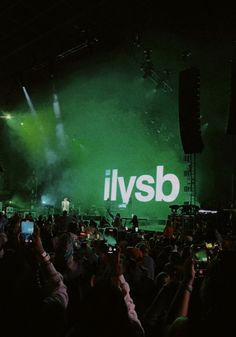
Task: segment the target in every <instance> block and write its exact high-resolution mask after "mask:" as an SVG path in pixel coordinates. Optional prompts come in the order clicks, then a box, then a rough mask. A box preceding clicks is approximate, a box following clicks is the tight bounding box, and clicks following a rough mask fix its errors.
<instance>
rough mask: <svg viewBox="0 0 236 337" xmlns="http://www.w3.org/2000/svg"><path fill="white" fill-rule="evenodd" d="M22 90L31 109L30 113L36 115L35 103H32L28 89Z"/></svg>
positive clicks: (23, 88)
mask: <svg viewBox="0 0 236 337" xmlns="http://www.w3.org/2000/svg"><path fill="white" fill-rule="evenodd" d="M22 90H23V92H24V95H25V98H26V101H27V103H28V106H29V108H30V111H31V112H32V114H34V115H36V110H35V108H34V105H33V102H32V101H31V98H30V95H29V94H28V92H27V90H26V87H22Z"/></svg>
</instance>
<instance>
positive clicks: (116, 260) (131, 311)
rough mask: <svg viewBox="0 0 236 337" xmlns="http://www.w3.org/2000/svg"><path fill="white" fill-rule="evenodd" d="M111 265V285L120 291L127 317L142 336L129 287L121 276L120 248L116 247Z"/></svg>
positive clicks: (140, 324)
mask: <svg viewBox="0 0 236 337" xmlns="http://www.w3.org/2000/svg"><path fill="white" fill-rule="evenodd" d="M111 265H112V269H113V275H114V277H113V283H114V284H116V285H117V286H118V287H119V288H120V289H121V291H122V294H123V296H124V301H125V304H126V307H127V310H128V316H129V319H130V321H131V322H132V323H134V324H136V326H137V327H138V329H139V332H140V334H141V335H143V334H144V329H143V326H142V323H141V322H140V320H139V318H138V315H137V312H136V310H135V304H134V301H133V299H132V298H131V296H130V287H129V284H128V282H126V280H125V277H124V275H123V274H122V268H121V263H120V248H119V247H117V251H116V253H115V254H114V255H113V256H112V260H111Z"/></svg>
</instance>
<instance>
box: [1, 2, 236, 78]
mask: <svg viewBox="0 0 236 337" xmlns="http://www.w3.org/2000/svg"><path fill="white" fill-rule="evenodd" d="M154 26H155V27H161V28H164V29H172V30H176V31H180V32H182V33H183V32H184V33H188V34H198V35H199V34H200V36H201V35H202V36H203V35H204V34H206V33H207V34H209V33H210V34H213V35H214V34H221V35H222V36H224V35H225V36H227V35H228V34H231V36H232V37H233V36H234V34H235V33H236V29H235V27H236V19H235V10H234V8H232V6H231V7H230V8H227V7H223V8H216V7H214V8H211V7H209V8H207V7H206V6H205V7H204V8H200V7H197V6H196V5H193V4H192V5H191V8H187V7H184V6H183V5H182V6H180V5H179V4H178V5H173V4H169V3H168V4H167V5H165V4H162V3H158V1H152V0H145V1H139V0H136V1H133V0H131V1H128V0H127V1H124V0H120V1H116V0H114V1H111V0H100V1H79V0H77V1H76V0H50V1H49V0H46V1H45V0H41V1H37V0H36V1H27V0H11V1H9V0H1V2H0V81H3V80H6V79H7V78H9V77H11V76H14V74H15V73H19V72H23V71H26V70H29V69H35V68H37V67H38V68H39V67H44V66H45V65H48V64H50V62H53V61H55V60H57V61H59V60H60V59H63V58H65V57H67V56H69V55H72V54H75V53H80V52H82V50H84V49H87V48H93V47H94V45H95V44H97V45H99V47H98V48H112V47H113V46H115V45H117V44H118V43H119V42H120V41H122V39H124V38H125V37H126V36H127V34H129V33H132V32H133V33H135V31H142V30H144V29H150V28H151V27H154ZM235 37H236V35H235Z"/></svg>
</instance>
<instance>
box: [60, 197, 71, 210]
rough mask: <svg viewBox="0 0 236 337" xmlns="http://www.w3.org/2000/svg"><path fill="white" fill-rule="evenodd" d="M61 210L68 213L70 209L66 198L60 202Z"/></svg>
mask: <svg viewBox="0 0 236 337" xmlns="http://www.w3.org/2000/svg"><path fill="white" fill-rule="evenodd" d="M61 210H62V212H64V211H66V212H67V213H69V211H70V202H69V200H68V198H64V199H63V200H62V202H61Z"/></svg>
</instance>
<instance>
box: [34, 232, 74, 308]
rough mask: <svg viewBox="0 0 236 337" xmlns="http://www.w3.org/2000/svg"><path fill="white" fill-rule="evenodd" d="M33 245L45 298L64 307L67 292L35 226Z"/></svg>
mask: <svg viewBox="0 0 236 337" xmlns="http://www.w3.org/2000/svg"><path fill="white" fill-rule="evenodd" d="M33 247H34V249H35V251H36V254H37V258H38V260H39V262H40V268H41V270H42V273H43V277H44V282H45V285H44V287H45V292H46V299H50V300H51V301H56V302H58V303H60V304H61V305H62V306H63V307H64V308H66V307H67V305H68V294H67V288H66V285H65V284H64V282H63V277H62V275H61V274H60V273H59V272H58V271H57V270H56V269H55V267H54V265H53V264H52V262H51V261H50V255H49V254H47V253H46V252H45V250H44V248H43V245H42V241H41V238H40V231H39V228H38V227H36V229H35V232H34V235H33Z"/></svg>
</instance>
